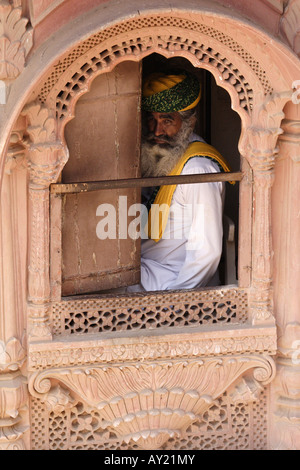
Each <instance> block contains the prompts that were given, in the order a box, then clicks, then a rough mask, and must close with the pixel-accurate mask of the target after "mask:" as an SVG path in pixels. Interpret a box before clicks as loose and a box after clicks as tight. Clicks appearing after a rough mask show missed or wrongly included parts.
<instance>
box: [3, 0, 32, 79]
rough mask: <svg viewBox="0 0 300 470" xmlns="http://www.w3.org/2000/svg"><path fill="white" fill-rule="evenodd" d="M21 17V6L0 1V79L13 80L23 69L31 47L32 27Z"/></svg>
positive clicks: (6, 0) (4, 0) (5, 0)
mask: <svg viewBox="0 0 300 470" xmlns="http://www.w3.org/2000/svg"><path fill="white" fill-rule="evenodd" d="M27 24H28V20H27V18H22V7H19V6H16V7H15V6H13V5H11V4H10V3H9V1H8V0H1V2H0V31H1V33H0V50H1V60H0V79H1V80H13V79H15V78H16V77H17V76H18V75H19V74H20V73H21V72H22V70H23V68H24V65H25V59H26V56H27V55H28V53H29V51H30V49H31V47H32V36H33V30H32V28H30V27H29V28H28V26H27Z"/></svg>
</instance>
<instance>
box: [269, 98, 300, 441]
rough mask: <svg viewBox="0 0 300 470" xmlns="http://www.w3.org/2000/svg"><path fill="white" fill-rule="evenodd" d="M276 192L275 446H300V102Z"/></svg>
mask: <svg viewBox="0 0 300 470" xmlns="http://www.w3.org/2000/svg"><path fill="white" fill-rule="evenodd" d="M282 129H283V131H284V133H283V134H282V135H281V136H280V140H279V155H278V160H277V162H276V170H275V184H274V193H273V219H274V228H273V231H274V251H275V256H274V286H275V297H274V309H275V315H276V322H277V326H278V328H277V329H278V359H277V370H278V373H277V375H276V378H275V380H274V382H273V383H272V386H271V405H272V407H271V411H272V416H271V427H270V431H271V433H270V439H271V448H272V449H280V450H299V448H300V309H299V285H300V263H299V252H300V223H299V214H300V203H299V201H300V186H299V180H300V104H293V103H292V102H290V103H288V105H287V106H286V107H285V119H284V121H283V123H282Z"/></svg>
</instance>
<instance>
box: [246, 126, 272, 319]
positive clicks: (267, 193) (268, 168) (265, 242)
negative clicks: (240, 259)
mask: <svg viewBox="0 0 300 470" xmlns="http://www.w3.org/2000/svg"><path fill="white" fill-rule="evenodd" d="M277 135H278V134H277V132H276V134H275V135H274V133H273V132H272V131H267V130H264V129H255V128H254V129H252V132H251V134H250V136H249V137H250V141H251V144H252V145H251V165H252V169H253V193H254V194H255V199H254V203H253V230H252V234H253V240H252V283H251V285H252V290H251V298H250V309H251V313H252V320H253V323H254V324H257V323H270V322H271V323H272V322H273V320H272V311H273V308H272V240H271V189H272V184H273V181H274V161H275V153H276V150H275V149H274V147H273V146H272V142H273V140H274V137H277Z"/></svg>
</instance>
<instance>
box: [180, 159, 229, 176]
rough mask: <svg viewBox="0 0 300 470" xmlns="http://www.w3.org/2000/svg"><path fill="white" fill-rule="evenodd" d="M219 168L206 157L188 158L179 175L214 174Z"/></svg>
mask: <svg viewBox="0 0 300 470" xmlns="http://www.w3.org/2000/svg"><path fill="white" fill-rule="evenodd" d="M219 171H220V168H219V166H218V164H217V162H215V161H214V160H213V159H212V158H210V157H208V156H201V155H195V156H193V157H192V158H190V159H189V160H188V161H187V162H186V164H185V165H184V168H183V170H182V172H181V174H183V175H184V174H189V173H216V172H219Z"/></svg>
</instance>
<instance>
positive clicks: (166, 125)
mask: <svg viewBox="0 0 300 470" xmlns="http://www.w3.org/2000/svg"><path fill="white" fill-rule="evenodd" d="M146 122H147V127H148V131H149V135H148V138H147V140H148V142H151V143H153V145H155V144H157V145H160V146H169V145H172V143H173V141H174V139H173V138H174V137H175V136H176V135H177V134H178V132H179V130H180V129H181V126H182V119H181V116H180V114H179V113H178V112H173V113H157V112H153V113H148V114H147V121H146Z"/></svg>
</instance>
